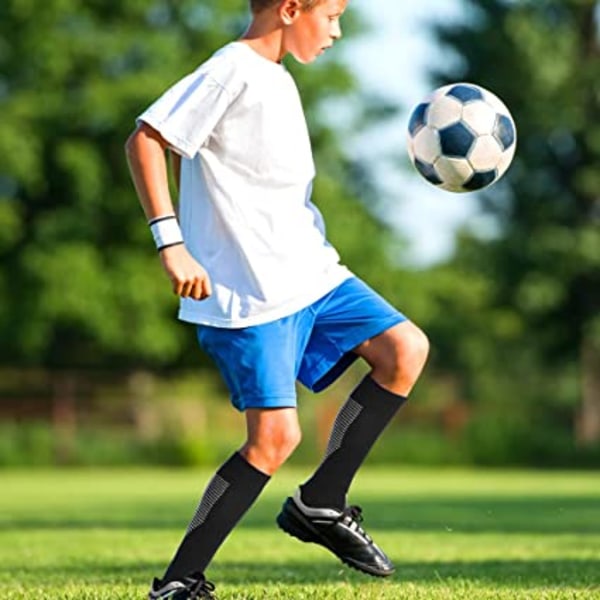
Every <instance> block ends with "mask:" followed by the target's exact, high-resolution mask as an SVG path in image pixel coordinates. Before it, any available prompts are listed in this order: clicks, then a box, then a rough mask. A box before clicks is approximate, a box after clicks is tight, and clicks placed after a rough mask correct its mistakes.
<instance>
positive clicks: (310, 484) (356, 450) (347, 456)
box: [300, 376, 406, 510]
mask: <svg viewBox="0 0 600 600" xmlns="http://www.w3.org/2000/svg"><path fill="white" fill-rule="evenodd" d="M405 401H406V398H405V397H404V396H398V395H397V394H394V393H392V392H389V391H388V390H386V389H384V388H382V387H381V386H380V385H379V384H377V383H376V382H375V381H374V380H373V379H371V377H369V376H367V377H365V378H364V379H363V380H362V382H361V383H360V384H359V385H358V387H357V388H356V389H355V390H354V391H353V392H352V393H351V394H350V398H349V399H348V401H347V402H346V404H344V406H342V408H341V410H340V412H339V413H338V416H337V417H336V420H335V422H334V424H333V429H332V431H331V437H330V438H329V443H328V445H327V451H326V453H325V458H324V460H323V462H322V463H321V465H320V466H319V468H318V469H317V470H316V472H315V474H314V475H313V476H312V477H311V478H310V479H309V480H308V481H307V482H306V483H304V484H302V485H301V486H300V489H301V497H302V501H303V502H304V503H306V504H308V505H309V506H314V507H321V506H322V507H330V508H337V509H339V510H342V509H343V508H344V506H345V503H346V494H347V493H348V489H349V488H350V484H351V483H352V479H353V478H354V475H355V474H356V472H357V471H358V469H359V467H360V465H361V464H362V463H363V461H364V460H365V458H366V457H367V454H368V453H369V451H370V450H371V448H372V447H373V444H374V443H375V441H376V440H377V438H378V437H379V436H380V435H381V433H382V432H383V430H384V429H385V427H386V426H387V424H388V423H389V422H390V421H391V419H392V417H393V416H394V415H395V414H396V411H397V410H398V409H399V408H400V406H402V404H403V403H404V402H405Z"/></svg>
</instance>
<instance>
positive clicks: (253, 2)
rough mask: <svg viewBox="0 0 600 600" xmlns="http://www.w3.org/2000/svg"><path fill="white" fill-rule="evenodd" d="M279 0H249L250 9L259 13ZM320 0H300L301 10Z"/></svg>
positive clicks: (311, 6)
mask: <svg viewBox="0 0 600 600" xmlns="http://www.w3.org/2000/svg"><path fill="white" fill-rule="evenodd" d="M280 2H281V0H250V10H251V11H252V12H253V13H259V12H260V11H262V10H265V9H266V8H271V6H275V5H276V4H279V3H280ZM319 2H321V0H300V5H301V6H302V10H310V9H311V8H314V7H315V6H316V5H317V4H319Z"/></svg>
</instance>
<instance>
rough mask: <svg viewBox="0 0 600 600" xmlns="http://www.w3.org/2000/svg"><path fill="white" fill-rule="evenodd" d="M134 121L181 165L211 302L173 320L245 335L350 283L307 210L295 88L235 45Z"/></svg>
mask: <svg viewBox="0 0 600 600" xmlns="http://www.w3.org/2000/svg"><path fill="white" fill-rule="evenodd" d="M138 121H144V122H146V123H148V124H149V125H150V126H151V127H153V128H155V129H156V130H157V131H159V132H160V134H161V135H162V136H163V137H164V138H165V140H167V141H168V143H169V144H170V145H171V147H172V148H173V150H174V151H175V152H177V153H179V154H180V155H181V156H182V160H181V179H180V199H179V204H180V208H179V219H180V222H181V228H182V231H183V237H184V240H185V244H186V247H187V248H188V250H189V251H190V253H191V254H192V256H194V257H195V258H196V260H198V262H199V263H200V264H201V265H202V266H203V267H204V268H205V269H206V270H207V272H208V274H209V277H210V279H211V282H212V286H213V295H212V296H211V297H210V298H208V299H207V300H202V301H196V300H193V299H190V298H183V299H182V300H181V306H180V311H179V318H180V319H182V320H184V321H189V322H192V323H198V324H205V325H212V326H216V327H230V328H237V327H247V326H250V325H258V324H261V323H266V322H269V321H273V320H276V319H279V318H281V317H284V316H287V315H290V314H292V313H294V312H296V311H298V310H300V309H302V308H304V307H306V306H308V305H310V304H312V303H313V302H314V301H316V300H318V299H319V298H321V297H322V296H324V295H325V294H327V293H328V292H329V291H331V290H332V289H333V288H334V287H336V286H337V285H339V284H340V283H341V282H342V281H344V280H345V279H347V278H348V277H350V276H351V273H350V272H349V271H348V269H346V267H344V266H342V265H340V264H339V256H338V254H337V252H336V250H335V249H334V248H333V247H332V246H331V245H330V244H329V243H328V242H327V240H326V239H325V228H324V224H323V219H322V217H321V214H320V212H319V211H318V209H317V208H316V207H315V206H314V205H313V204H312V202H311V190H312V181H313V178H314V175H315V170H314V163H313V158H312V151H311V146H310V140H309V136H308V131H307V127H306V121H305V118H304V112H303V110H302V104H301V101H300V97H299V94H298V90H297V88H296V85H295V83H294V81H293V79H292V77H291V76H290V74H289V73H288V71H287V70H286V69H285V67H283V66H282V65H281V64H278V63H275V62H272V61H270V60H268V59H266V58H264V57H262V56H261V55H260V54H258V53H257V52H255V51H254V50H253V49H252V48H250V47H249V46H247V45H246V44H244V43H242V42H232V43H230V44H228V45H227V46H225V47H223V48H222V49H221V50H219V51H218V52H216V53H215V54H214V55H213V56H212V57H211V58H210V59H209V60H208V61H206V62H205V63H203V64H202V65H201V66H200V67H199V68H198V69H197V70H196V71H195V72H193V73H192V74H190V75H188V76H187V77H185V78H183V79H182V80H181V81H179V82H178V83H176V84H175V85H174V86H173V87H171V88H170V89H169V90H168V91H167V92H165V94H163V96H161V97H160V98H159V99H158V100H157V101H156V102H155V103H154V104H152V106H150V108H148V109H147V110H146V111H145V112H144V113H143V114H142V115H141V116H140V117H139V118H138Z"/></svg>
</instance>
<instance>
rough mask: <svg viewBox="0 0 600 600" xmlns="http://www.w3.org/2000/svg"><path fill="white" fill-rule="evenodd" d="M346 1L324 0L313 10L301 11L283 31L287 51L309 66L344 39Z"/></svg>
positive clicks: (294, 15)
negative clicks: (343, 15)
mask: <svg viewBox="0 0 600 600" xmlns="http://www.w3.org/2000/svg"><path fill="white" fill-rule="evenodd" d="M346 4H347V0H321V2H319V3H318V4H317V5H316V6H315V7H314V8H312V9H311V10H306V11H304V10H298V11H297V12H294V13H293V19H292V20H291V22H290V23H288V24H286V27H285V28H284V49H285V51H286V53H290V54H291V55H292V56H293V57H294V58H295V59H296V60H297V61H298V62H300V63H304V64H306V63H309V62H312V61H313V60H315V58H317V57H318V56H319V55H321V54H323V52H324V51H325V50H326V49H327V48H330V47H331V46H333V42H334V41H335V40H337V39H339V38H341V37H342V29H341V26H340V17H341V16H342V14H343V13H344V11H345V10H346Z"/></svg>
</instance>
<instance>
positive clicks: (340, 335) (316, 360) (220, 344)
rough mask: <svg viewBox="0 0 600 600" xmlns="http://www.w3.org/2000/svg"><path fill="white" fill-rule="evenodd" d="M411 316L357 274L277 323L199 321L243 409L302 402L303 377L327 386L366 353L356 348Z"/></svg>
mask: <svg viewBox="0 0 600 600" xmlns="http://www.w3.org/2000/svg"><path fill="white" fill-rule="evenodd" d="M405 320H406V317H405V316H404V315H403V314H402V313H400V312H398V311H397V310H396V309H395V308H393V307H392V306H391V305H390V304H389V303H388V302H386V301H385V300H384V299H383V298H382V297H381V296H380V295H379V294H377V293H376V292H375V291H374V290H372V289H371V288H370V287H369V286H368V285H366V284H365V283H364V282H363V281H361V280H360V279H358V278H357V277H351V278H350V279H347V280H346V281H344V282H343V283H341V284H340V285H339V286H338V287H336V288H335V289H334V290H332V291H331V292H329V293H328V294H327V295H326V296H324V297H323V298H321V299H319V300H317V301H316V302H315V303H314V304H311V305H310V306H308V307H306V308H304V309H302V310H300V311H298V312H297V313H294V314H292V315H290V316H288V317H284V318H282V319H278V320H277V321H272V322H270V323H265V324H262V325H254V326H252V327H244V328H236V329H226V328H222V327H210V326H206V325H199V326H198V341H199V342H200V345H201V346H202V348H203V349H204V350H205V352H206V353H207V354H208V355H209V356H210V357H211V358H212V359H213V360H214V361H215V363H216V365H217V367H218V369H219V370H220V372H221V374H222V376H223V378H224V379H225V382H226V384H227V387H228V388H229V391H230V393H231V401H232V403H233V405H234V406H235V407H236V408H237V409H238V410H240V411H244V410H246V409H248V408H285V407H295V406H296V385H295V384H296V381H299V382H300V383H302V384H303V385H304V386H306V387H307V388H308V389H310V390H312V391H314V392H320V391H321V390H324V389H325V388H326V387H327V386H328V385H330V384H331V383H333V382H334V381H335V380H336V379H337V378H338V377H339V376H340V375H341V374H342V373H343V372H344V371H345V370H346V369H347V368H348V367H349V366H350V365H351V364H352V363H353V362H354V361H355V360H356V359H357V358H358V356H357V355H356V354H355V353H354V352H352V350H353V349H354V348H356V347H357V346H358V345H360V344H361V343H362V342H364V341H366V340H368V339H370V338H372V337H375V336H377V335H379V334H381V333H383V332H384V331H386V330H387V329H389V328H390V327H393V326H394V325H397V324H398V323H402V322H403V321H405Z"/></svg>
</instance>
